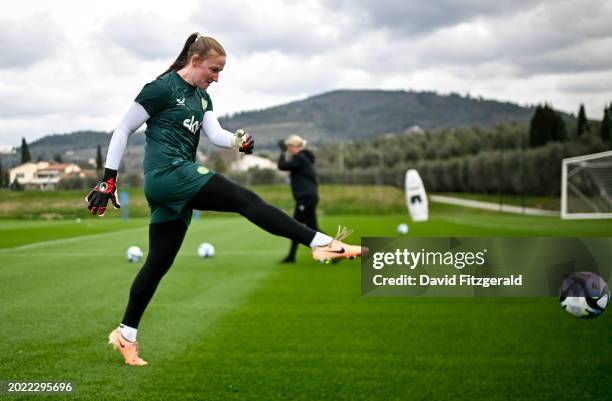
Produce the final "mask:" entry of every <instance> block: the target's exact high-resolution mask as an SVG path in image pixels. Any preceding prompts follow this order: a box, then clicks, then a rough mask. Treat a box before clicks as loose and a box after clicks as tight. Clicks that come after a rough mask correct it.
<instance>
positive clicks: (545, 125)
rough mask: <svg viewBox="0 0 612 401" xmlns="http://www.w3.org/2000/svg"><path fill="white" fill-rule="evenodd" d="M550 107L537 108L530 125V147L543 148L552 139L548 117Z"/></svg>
mask: <svg viewBox="0 0 612 401" xmlns="http://www.w3.org/2000/svg"><path fill="white" fill-rule="evenodd" d="M547 108H548V105H544V106H543V107H542V106H539V105H538V106H537V107H536V109H535V112H534V113H533V117H531V122H530V123H529V146H530V147H532V148H533V147H536V146H542V145H544V144H545V143H546V142H548V141H549V140H550V139H551V134H550V131H551V130H550V124H549V122H548V116H547V114H548V113H547Z"/></svg>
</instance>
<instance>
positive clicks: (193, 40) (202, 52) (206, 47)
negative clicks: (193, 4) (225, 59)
mask: <svg viewBox="0 0 612 401" xmlns="http://www.w3.org/2000/svg"><path fill="white" fill-rule="evenodd" d="M210 52H215V53H217V54H219V55H221V56H225V49H223V46H221V44H219V42H217V41H216V40H215V39H213V38H211V37H204V36H202V35H200V34H199V33H197V32H194V33H192V34H191V35H189V37H188V38H187V40H186V41H185V45H184V46H183V50H181V52H180V53H179V55H178V57H177V58H176V60H174V63H172V65H170V67H168V69H167V70H166V71H164V72H163V73H161V74H160V75H159V76H158V77H157V78H159V77H161V76H162V75H164V74H166V73H167V72H169V71H172V70H175V71H178V70H180V69H181V68H183V67H185V66H186V65H187V63H188V62H189V60H191V56H193V55H194V54H198V55H199V56H200V57H202V58H206V56H208V54H209V53H210Z"/></svg>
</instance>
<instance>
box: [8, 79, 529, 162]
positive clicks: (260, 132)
mask: <svg viewBox="0 0 612 401" xmlns="http://www.w3.org/2000/svg"><path fill="white" fill-rule="evenodd" d="M532 114H533V108H531V107H523V106H519V105H517V104H513V103H509V102H499V101H495V100H486V99H482V98H474V97H470V96H460V95H457V94H450V95H440V94H437V93H435V92H416V91H383V90H338V91H333V92H328V93H323V94H320V95H317V96H312V97H309V98H307V99H304V100H299V101H294V102H290V103H287V104H284V105H280V106H275V107H270V108H267V109H263V110H254V111H248V112H241V113H237V114H234V115H229V116H224V117H222V118H221V119H220V120H221V124H222V126H223V127H224V128H226V129H228V130H230V131H234V130H236V129H238V128H245V129H247V130H248V131H249V132H251V133H252V134H253V135H254V136H255V137H256V140H257V145H258V146H259V148H260V149H261V148H266V147H270V146H273V145H274V144H275V143H276V141H278V139H280V138H283V137H286V136H287V135H289V134H291V133H299V134H301V135H304V136H305V137H307V138H308V139H309V141H310V143H321V142H342V141H348V140H353V139H363V138H370V137H374V136H376V135H379V134H384V133H390V132H393V133H404V132H409V131H410V129H411V127H415V126H418V127H421V128H423V129H435V128H440V127H460V126H483V127H491V126H493V125H495V124H497V123H500V122H503V121H519V122H525V121H528V120H529V119H530V117H531V115H532ZM109 140H110V136H109V133H108V132H100V131H78V132H73V133H69V134H53V135H49V136H46V137H43V138H41V139H39V140H37V141H34V142H32V143H31V144H30V145H29V148H30V152H31V154H32V158H33V159H34V160H36V159H46V160H49V159H52V158H53V157H54V156H55V155H60V156H61V157H62V159H63V160H64V161H76V162H82V161H85V160H89V159H91V158H94V157H95V151H96V146H97V145H98V144H99V145H101V147H102V151H103V152H104V153H105V152H106V148H107V146H108V143H109ZM143 143H144V136H143V135H132V136H131V138H130V141H129V143H128V152H129V153H130V154H131V155H132V156H133V157H132V158H131V159H133V160H134V163H135V166H140V162H141V160H142V157H141V154H142V152H143V146H142V145H143ZM201 143H202V145H201V148H202V151H204V152H206V151H207V150H209V149H210V146H208V144H207V141H205V140H203V141H201ZM17 159H18V155H12V156H8V157H5V158H4V163H5V164H8V165H14V164H16V163H18V160H17Z"/></svg>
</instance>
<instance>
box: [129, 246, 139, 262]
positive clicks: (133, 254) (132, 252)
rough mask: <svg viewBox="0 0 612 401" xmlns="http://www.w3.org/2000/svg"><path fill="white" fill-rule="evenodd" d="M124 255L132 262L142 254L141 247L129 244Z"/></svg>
mask: <svg viewBox="0 0 612 401" xmlns="http://www.w3.org/2000/svg"><path fill="white" fill-rule="evenodd" d="M125 256H126V257H127V260H129V261H130V262H132V263H134V262H138V261H139V260H140V259H142V256H143V253H142V249H140V248H138V247H137V246H131V247H129V248H128V250H127V252H126V253H125Z"/></svg>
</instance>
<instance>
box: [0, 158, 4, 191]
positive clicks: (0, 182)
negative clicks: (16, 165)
mask: <svg viewBox="0 0 612 401" xmlns="http://www.w3.org/2000/svg"><path fill="white" fill-rule="evenodd" d="M0 188H4V171H3V170H2V163H0Z"/></svg>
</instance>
